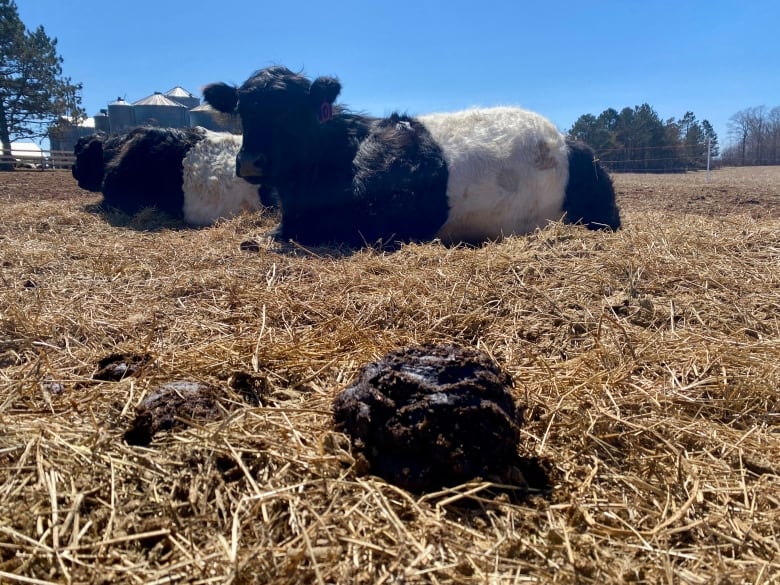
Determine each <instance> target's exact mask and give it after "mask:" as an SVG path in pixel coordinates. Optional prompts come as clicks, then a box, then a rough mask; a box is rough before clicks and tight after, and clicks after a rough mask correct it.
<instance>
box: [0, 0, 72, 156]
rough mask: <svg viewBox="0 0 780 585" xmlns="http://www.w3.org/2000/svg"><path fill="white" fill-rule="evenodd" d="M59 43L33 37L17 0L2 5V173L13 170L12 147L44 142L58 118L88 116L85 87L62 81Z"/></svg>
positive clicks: (42, 35)
mask: <svg viewBox="0 0 780 585" xmlns="http://www.w3.org/2000/svg"><path fill="white" fill-rule="evenodd" d="M62 62H63V59H62V57H60V56H59V55H58V54H57V39H56V38H50V37H49V36H48V35H47V34H46V31H45V30H44V29H43V26H39V27H38V28H37V29H35V30H34V31H29V30H27V28H26V27H25V26H24V23H23V22H22V21H21V19H20V18H19V11H18V9H17V7H16V3H15V2H14V1H13V0H0V144H2V160H0V170H8V169H11V168H13V159H12V157H11V143H12V142H13V141H15V140H18V139H20V138H42V137H44V136H46V134H47V133H48V130H49V128H50V126H51V125H52V124H53V123H55V122H57V121H58V120H59V119H60V117H63V116H64V117H68V118H69V119H71V120H73V121H78V120H79V119H83V117H84V116H85V114H84V111H83V110H82V108H81V95H80V92H81V84H74V83H72V82H71V79H70V77H63V75H62Z"/></svg>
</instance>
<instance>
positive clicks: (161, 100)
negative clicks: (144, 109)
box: [133, 91, 185, 108]
mask: <svg viewBox="0 0 780 585" xmlns="http://www.w3.org/2000/svg"><path fill="white" fill-rule="evenodd" d="M133 105H134V106H175V107H177V108H183V107H185V106H183V105H181V104H180V103H179V102H175V101H173V100H172V99H170V98H167V97H165V96H164V95H163V94H161V93H160V92H159V91H156V92H154V93H153V94H152V95H150V96H147V97H145V98H142V99H140V100H138V101H137V102H133Z"/></svg>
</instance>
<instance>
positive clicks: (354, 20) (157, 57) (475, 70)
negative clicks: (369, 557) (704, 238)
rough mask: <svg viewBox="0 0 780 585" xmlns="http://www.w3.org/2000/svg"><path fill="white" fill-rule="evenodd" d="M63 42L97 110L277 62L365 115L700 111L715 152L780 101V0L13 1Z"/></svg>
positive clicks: (558, 119) (665, 114)
mask: <svg viewBox="0 0 780 585" xmlns="http://www.w3.org/2000/svg"><path fill="white" fill-rule="evenodd" d="M17 6H18V9H19V15H20V17H21V19H22V21H23V22H24V23H25V25H26V26H27V28H28V29H33V28H35V27H37V26H38V25H43V27H44V28H45V30H46V32H47V34H48V35H49V36H51V37H56V38H57V39H58V50H59V53H60V55H61V56H62V57H63V58H64V66H63V73H64V74H65V75H67V76H69V77H71V79H72V80H73V81H77V82H82V83H83V84H84V89H83V92H82V103H83V106H84V107H85V109H86V110H87V113H88V114H89V115H93V114H96V113H97V112H98V111H99V110H100V108H105V107H106V106H107V104H108V102H110V101H113V100H114V99H116V98H117V97H118V96H122V97H125V98H126V99H128V100H129V101H135V100H138V99H140V98H143V97H146V96H147V95H149V94H151V93H153V92H154V91H163V92H164V91H167V90H169V89H171V88H172V87H174V86H176V85H181V86H183V87H184V88H186V89H188V90H190V91H191V92H193V93H195V94H197V95H200V89H201V88H202V86H203V85H205V84H207V83H209V82H213V81H226V82H228V83H235V84H240V83H242V82H243V81H244V80H245V79H246V78H247V77H248V76H249V75H250V74H251V73H252V72H253V71H254V70H256V69H260V68H262V67H265V66H267V65H272V64H281V65H286V66H287V67H289V68H291V69H296V70H297V69H303V70H304V71H305V72H306V73H307V74H308V75H310V76H312V77H316V76H318V75H335V76H337V77H339V79H340V80H341V83H342V87H343V89H342V93H341V96H340V101H341V102H342V103H345V104H347V105H348V106H350V107H352V108H353V109H356V110H363V111H366V112H368V113H371V114H375V115H382V114H388V113H390V112H391V111H393V110H400V111H406V112H408V113H410V114H421V113H426V112H432V111H446V110H456V109H461V108H466V107H471V106H492V105H518V106H522V107H525V108H528V109H531V110H535V111H537V112H540V113H541V114H543V115H545V116H547V117H548V118H550V119H551V120H552V121H553V122H554V123H555V124H556V125H557V126H558V127H559V128H560V129H561V130H565V129H568V128H569V127H571V125H572V124H573V123H574V122H575V121H576V119H577V118H578V117H579V116H580V115H582V114H586V113H591V114H595V115H598V114H599V113H601V112H602V111H603V110H605V109H606V108H609V107H613V108H616V109H618V110H620V109H622V108H623V107H626V106H629V107H633V106H635V105H639V104H642V103H645V102H646V103H648V104H650V105H651V106H652V107H653V108H654V109H655V110H656V112H658V114H659V116H660V117H661V119H663V120H665V119H667V118H672V117H673V118H680V117H682V116H683V114H685V112H686V111H688V110H691V111H693V112H694V113H695V114H696V117H697V118H698V119H699V120H704V119H708V120H709V121H710V122H711V123H712V124H713V126H714V128H715V131H716V132H717V134H718V136H719V139H720V144H721V146H723V145H726V144H728V142H729V140H728V135H727V124H728V119H729V118H730V117H731V116H732V115H733V114H734V113H736V112H737V111H739V110H742V109H745V108H748V107H752V106H759V105H765V106H767V107H768V108H773V107H775V106H780V34H778V29H777V26H778V23H780V2H778V1H777V0H756V1H752V0H735V1H729V2H726V1H720V0H710V1H698V0H697V1H690V2H688V1H685V0H677V1H675V2H672V1H667V0H663V1H652V0H647V1H634V0H624V1H618V0H610V1H599V0H591V1H584V0H579V1H571V2H569V1H566V2H564V1H555V0H547V1H539V0H536V1H533V2H524V1H522V0H506V1H503V0H502V1H491V0H486V1H484V2H478V1H475V0H471V1H469V2H464V1H461V0H444V1H429V0H416V1H413V2H409V1H407V0H394V1H382V2H372V1H371V0H359V1H353V0H330V1H325V0H322V1H320V2H296V1H295V0H276V1H275V2H262V1H259V0H253V1H242V0H236V1H232V2H230V1H229V2H225V3H224V5H220V4H219V3H216V2H201V1H200V0H190V1H187V2H181V1H178V0H175V1H174V0H155V1H150V0H126V1H123V0H117V1H113V2H112V1H107V0H75V1H73V2H63V1H62V0H17Z"/></svg>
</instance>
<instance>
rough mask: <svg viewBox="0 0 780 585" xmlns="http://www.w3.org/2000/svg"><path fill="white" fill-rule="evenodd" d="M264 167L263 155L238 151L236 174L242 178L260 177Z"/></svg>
mask: <svg viewBox="0 0 780 585" xmlns="http://www.w3.org/2000/svg"><path fill="white" fill-rule="evenodd" d="M264 168H265V156H264V155H262V154H252V153H250V152H243V151H242V152H239V153H238V155H237V156H236V176H238V177H242V178H244V179H247V178H250V177H262V176H263V169H264Z"/></svg>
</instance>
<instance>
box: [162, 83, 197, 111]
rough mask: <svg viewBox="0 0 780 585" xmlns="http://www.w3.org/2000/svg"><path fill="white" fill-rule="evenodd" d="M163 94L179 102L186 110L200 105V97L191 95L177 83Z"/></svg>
mask: <svg viewBox="0 0 780 585" xmlns="http://www.w3.org/2000/svg"><path fill="white" fill-rule="evenodd" d="M163 95H164V96H165V97H167V98H168V99H170V100H173V101H175V102H179V103H180V104H181V105H183V106H184V107H186V108H187V109H188V110H189V109H192V108H196V107H198V106H199V105H200V98H198V97H196V96H194V95H192V94H191V93H190V92H188V91H187V90H186V89H184V88H183V87H182V86H180V85H177V86H176V87H174V88H173V89H169V90H168V91H166V92H165V93H164V94H163Z"/></svg>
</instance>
